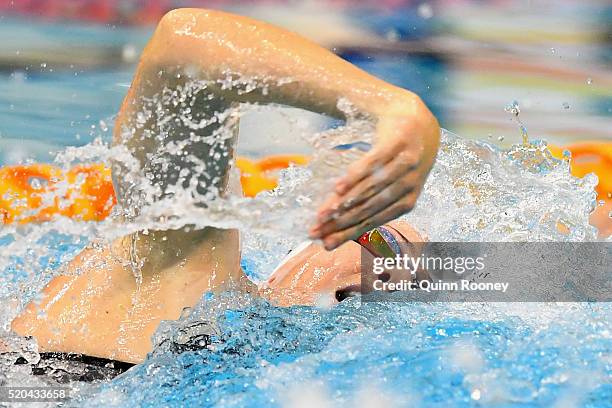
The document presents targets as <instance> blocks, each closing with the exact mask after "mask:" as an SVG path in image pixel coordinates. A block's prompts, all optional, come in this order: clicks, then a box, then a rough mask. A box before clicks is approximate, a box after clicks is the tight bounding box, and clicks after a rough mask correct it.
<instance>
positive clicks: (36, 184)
mask: <svg viewBox="0 0 612 408" xmlns="http://www.w3.org/2000/svg"><path fill="white" fill-rule="evenodd" d="M29 184H30V187H32V188H33V189H34V190H40V189H41V188H42V187H43V185H42V181H41V179H39V178H38V177H32V178H30V180H29Z"/></svg>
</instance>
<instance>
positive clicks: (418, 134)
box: [310, 94, 440, 250]
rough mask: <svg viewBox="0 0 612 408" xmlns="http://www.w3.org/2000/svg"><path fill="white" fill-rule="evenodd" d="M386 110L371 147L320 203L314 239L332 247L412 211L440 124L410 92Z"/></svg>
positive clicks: (433, 153)
mask: <svg viewBox="0 0 612 408" xmlns="http://www.w3.org/2000/svg"><path fill="white" fill-rule="evenodd" d="M410 95H411V98H410V99H409V100H408V103H406V102H404V103H402V104H400V105H396V106H395V107H390V108H388V109H385V110H384V112H385V113H384V114H383V115H381V116H380V119H379V121H378V126H377V135H376V143H375V146H374V148H373V149H372V150H371V151H370V152H368V154H366V155H365V156H364V157H362V158H361V159H360V160H358V161H356V162H355V163H353V164H352V165H351V166H349V168H348V171H347V174H346V175H345V176H343V177H342V178H341V179H340V180H338V182H337V183H336V188H335V192H334V193H333V194H332V196H331V197H330V198H329V199H328V200H327V201H326V202H325V203H324V204H323V205H322V206H321V207H320V209H319V213H318V219H317V224H316V225H315V227H314V228H312V229H311V230H310V237H311V238H312V239H321V240H322V241H323V244H324V245H325V248H326V249H328V250H332V249H334V248H337V247H338V246H339V245H341V244H342V243H344V242H346V241H348V240H351V239H355V238H357V237H359V235H361V234H363V233H364V232H366V231H368V230H370V229H372V228H374V227H377V226H379V225H382V224H384V223H386V222H388V221H391V220H393V219H395V218H397V217H399V216H400V215H402V214H405V213H407V212H409V211H411V210H412V209H413V208H414V206H415V204H416V200H417V198H418V196H419V194H420V193H421V190H422V188H423V185H424V184H425V180H426V179H427V175H428V174H429V171H430V170H431V168H432V166H433V163H434V161H435V157H436V153H437V151H438V146H439V142H440V127H439V125H438V122H437V120H436V118H435V117H434V116H433V114H432V113H431V112H430V111H429V109H428V108H427V106H425V104H424V103H423V102H422V101H421V100H420V99H419V98H418V97H417V96H416V95H414V94H410Z"/></svg>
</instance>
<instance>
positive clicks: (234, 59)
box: [12, 9, 440, 363]
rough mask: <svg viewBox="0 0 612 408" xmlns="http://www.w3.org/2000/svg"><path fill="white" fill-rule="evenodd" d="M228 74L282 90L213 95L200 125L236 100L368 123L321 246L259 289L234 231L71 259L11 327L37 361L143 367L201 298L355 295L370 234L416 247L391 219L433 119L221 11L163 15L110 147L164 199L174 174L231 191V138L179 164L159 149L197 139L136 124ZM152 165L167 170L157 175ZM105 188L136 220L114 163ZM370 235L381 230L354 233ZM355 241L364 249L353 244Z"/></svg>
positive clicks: (322, 229)
mask: <svg viewBox="0 0 612 408" xmlns="http://www.w3.org/2000/svg"><path fill="white" fill-rule="evenodd" d="M227 72H233V73H240V74H241V75H243V76H245V77H251V78H255V77H256V78H277V79H279V81H276V82H275V83H274V84H270V85H269V86H268V87H267V89H266V91H265V92H264V91H262V90H254V91H253V92H250V93H243V94H240V93H238V92H235V91H232V90H231V89H223V87H221V86H219V87H216V88H215V89H213V87H210V88H208V89H207V90H208V91H210V92H214V93H215V94H214V98H213V99H212V100H209V99H208V98H207V100H206V101H198V103H197V104H194V105H193V108H192V110H193V111H195V112H192V113H193V114H197V115H200V116H199V117H200V118H201V119H202V120H203V119H206V118H209V119H210V118H213V117H214V114H215V113H216V112H223V111H224V110H226V109H228V108H230V107H231V106H234V105H235V104H238V103H241V102H249V103H259V104H284V105H290V106H294V107H298V108H304V109H308V110H311V111H314V112H318V113H321V114H326V115H329V116H332V117H336V118H340V119H342V118H343V113H342V112H341V111H340V110H339V109H338V101H339V100H340V99H341V98H346V99H347V100H349V101H350V102H351V103H352V104H353V105H354V107H355V108H356V109H357V110H358V111H359V112H360V113H361V114H363V115H364V116H368V117H370V118H372V119H373V120H374V121H375V123H376V135H375V143H374V147H373V148H372V150H370V151H369V152H368V153H367V154H366V155H365V156H364V157H362V158H361V159H360V160H358V161H356V162H355V163H353V164H352V165H351V166H349V168H348V170H347V172H346V174H345V175H344V176H343V177H342V178H340V179H339V180H338V182H337V184H336V185H335V189H334V191H333V192H331V193H330V196H329V197H328V198H327V200H326V201H325V203H324V204H323V205H322V207H321V208H320V209H319V212H318V218H317V220H316V222H315V224H314V225H313V226H312V228H311V229H310V238H311V239H313V240H319V241H320V242H321V243H322V244H321V245H320V244H318V243H310V244H307V245H306V246H304V247H301V248H296V249H295V250H294V251H293V252H292V253H291V254H290V257H289V259H288V260H286V261H285V262H284V263H283V264H281V266H280V267H279V268H277V270H276V271H275V272H274V274H273V275H272V277H271V278H270V280H269V281H268V282H267V283H266V285H264V286H265V287H262V288H257V287H256V286H255V285H254V284H253V283H251V282H250V281H249V280H248V279H247V278H246V276H245V275H244V273H243V271H242V270H241V268H240V248H239V233H238V231H236V230H222V229H216V228H212V227H207V228H204V229H194V228H190V227H185V228H183V229H180V230H158V231H146V232H144V231H143V232H140V233H135V234H131V235H128V236H125V237H123V238H121V239H118V240H116V241H115V242H113V243H112V244H110V245H108V246H107V247H103V248H97V247H89V248H87V249H85V250H84V251H82V252H81V253H80V254H79V255H78V256H76V257H75V259H74V260H72V261H71V262H70V263H69V264H68V265H67V266H66V268H65V270H64V273H63V274H62V275H60V276H57V277H55V278H54V279H52V280H51V281H50V282H49V283H48V285H47V286H46V287H45V288H44V290H43V292H42V294H41V295H40V296H38V297H37V299H36V300H35V301H33V302H31V303H30V304H29V305H27V307H26V308H25V309H24V311H23V312H22V313H21V314H20V315H19V316H17V318H15V320H14V321H13V322H12V329H13V330H14V331H15V332H16V333H17V334H19V335H21V336H33V337H34V338H35V339H36V340H37V342H38V345H39V348H40V350H41V351H44V352H59V353H79V354H81V355H86V356H90V357H91V358H104V359H110V360H114V361H121V362H126V363H140V362H142V361H143V360H144V358H145V357H146V355H147V353H149V352H150V351H151V349H152V344H151V340H150V338H151V335H152V334H153V333H154V331H155V330H156V328H157V327H158V325H159V322H160V321H161V320H176V319H178V318H179V317H180V314H181V311H182V310H183V309H184V308H185V307H192V306H194V305H195V304H196V303H197V302H198V301H199V300H200V298H201V297H202V294H204V293H205V292H208V291H215V292H219V291H224V290H229V289H231V290H243V291H248V292H252V293H257V292H261V293H262V295H264V296H266V297H267V298H269V299H270V300H272V301H273V302H275V303H277V304H281V305H291V304H309V303H313V302H315V301H316V299H317V297H318V296H320V295H324V294H326V293H327V294H330V295H331V297H332V299H337V300H341V299H342V298H344V297H346V296H347V295H349V294H350V293H352V292H354V291H359V288H358V285H359V282H360V274H359V271H360V264H359V262H360V251H361V247H360V245H362V246H366V248H367V249H368V250H369V251H371V252H373V253H376V249H375V248H371V247H368V245H369V244H368V242H367V241H368V239H369V238H368V237H372V236H373V235H372V234H380V235H381V236H384V241H385V242H386V243H387V245H388V246H389V247H390V248H396V247H397V245H396V244H397V242H400V243H401V242H405V241H410V242H419V241H422V238H421V237H420V236H419V235H418V233H417V232H416V231H415V230H414V229H413V228H412V227H410V226H409V225H408V224H406V223H405V222H401V221H394V220H395V219H396V218H397V217H398V216H400V215H402V214H404V213H406V212H408V211H410V210H411V209H412V208H413V207H414V205H415V202H416V199H417V197H418V195H419V193H420V192H421V189H422V187H423V184H424V182H425V180H426V178H427V175H428V173H429V171H430V169H431V167H432V165H433V163H434V160H435V155H436V152H437V149H438V145H439V136H440V129H439V126H438V123H437V121H436V119H435V117H434V116H433V115H432V113H431V112H430V111H429V109H428V108H427V107H426V106H425V104H424V103H423V102H422V101H421V100H420V98H419V97H418V96H417V95H415V94H413V93H411V92H409V91H407V90H405V89H400V88H397V87H395V86H393V85H390V84H388V83H386V82H384V81H382V80H380V79H378V78H375V77H373V76H371V75H369V74H367V73H365V72H364V71H362V70H360V69H358V68H356V67H355V66H353V65H351V64H350V63H348V62H346V61H344V60H342V59H341V58H339V57H337V56H336V55H334V54H333V53H331V52H329V51H328V50H326V49H324V48H322V47H319V46H318V45H316V44H313V43H311V42H310V41H307V40H305V39H304V38H301V37H299V36H298V35H296V34H293V33H291V32H288V31H285V30H283V29H280V28H277V27H274V26H271V25H269V24H266V23H263V22H260V21H256V20H253V19H250V18H246V17H241V16H237V15H232V14H228V13H224V12H219V11H210V10H201V9H178V10H174V11H171V12H169V13H168V14H167V15H165V16H164V17H163V18H162V20H161V22H160V23H159V25H158V27H157V29H156V30H155V33H154V34H153V36H152V38H151V40H150V42H149V43H148V45H147V46H146V48H145V50H144V52H143V54H142V57H141V60H140V63H139V65H138V68H137V72H136V74H135V77H134V80H133V82H132V85H131V87H130V89H129V91H128V94H127V96H126V98H125V100H124V102H123V104H122V106H121V109H120V111H119V114H118V117H117V121H116V125H115V134H114V143H115V144H124V145H125V146H126V147H127V148H128V149H130V151H131V152H132V154H133V155H134V156H135V157H136V158H137V159H138V160H139V161H140V167H141V169H142V172H143V174H144V175H146V176H147V177H149V178H150V179H151V180H153V182H154V183H155V186H156V187H158V188H159V190H160V191H161V192H162V194H163V193H164V192H165V191H166V190H165V189H166V188H167V187H168V186H172V185H175V184H176V182H177V180H179V179H180V178H183V179H184V180H185V182H186V183H188V182H190V181H192V180H196V181H197V184H198V185H200V186H202V185H205V186H208V187H207V188H208V190H207V191H201V193H202V194H204V193H206V192H208V191H218V192H220V193H221V194H224V193H225V192H227V191H228V189H229V188H230V187H228V185H229V182H228V178H229V177H228V175H229V168H230V165H231V161H232V142H233V141H232V140H230V139H231V138H220V137H219V140H215V143H214V144H213V145H212V146H211V145H210V144H209V143H204V142H196V143H191V144H190V145H189V146H188V147H185V148H184V151H183V152H182V153H184V154H185V155H176V154H175V155H170V154H169V153H168V152H166V151H165V150H164V147H165V146H167V145H168V144H169V143H172V142H174V143H177V142H181V141H185V140H186V139H187V138H188V137H189V132H193V130H192V129H189V128H185V127H184V125H181V124H174V123H167V121H163V119H164V117H163V115H164V113H161V114H160V117H156V116H155V115H152V116H151V117H150V118H148V119H147V120H146V121H144V122H145V123H144V124H143V120H142V117H141V116H142V115H139V113H141V112H143V110H144V109H145V108H146V106H145V101H146V100H151V99H153V98H155V97H156V95H159V94H160V93H161V92H162V91H163V90H164V89H177V88H178V87H181V86H184V85H185V84H186V83H187V81H188V80H194V79H196V80H197V79H202V80H207V81H213V82H214V81H217V80H222V79H223V78H224V77H225V76H226V74H227ZM284 78H291V81H290V82H288V81H282V80H280V79H284ZM176 109H177V111H178V110H179V109H180V107H177V108H176ZM162 121H163V126H162ZM235 125H236V126H237V123H236V124H235ZM181 126H183V127H181ZM221 126H222V124H219V123H217V122H214V121H210V124H209V125H208V126H206V127H204V128H202V129H200V130H199V131H196V133H197V136H201V137H202V138H206V139H207V140H210V139H211V138H213V139H214V138H215V137H216V136H217V135H218V133H219V132H216V131H218V130H219V129H220V127H221ZM126 135H127V136H126ZM216 152H229V153H230V154H225V155H216V154H214V153H216ZM160 155H164V157H165V158H167V159H168V160H170V161H171V163H170V164H169V165H168V162H167V161H166V163H165V164H164V165H160V164H159V163H158V162H159V160H156V159H157V158H158V157H159V156H160ZM186 155H190V156H195V157H198V158H200V159H201V160H202V161H203V162H205V163H206V169H207V172H206V174H203V172H201V170H199V169H198V168H196V167H195V166H194V165H193V164H192V163H187V160H185V158H184V157H185V156H186ZM374 173H376V174H374ZM186 174H187V176H185V175H186ZM185 177H186V178H185ZM113 183H114V187H115V191H116V194H117V199H118V201H119V204H120V205H121V207H122V208H124V209H127V210H128V211H132V212H133V213H136V212H137V209H138V202H137V201H134V200H135V198H134V197H136V196H137V194H134V191H133V188H134V187H133V186H132V185H131V184H130V182H129V177H127V175H126V174H125V170H124V169H123V168H122V167H121V166H119V165H116V166H114V167H113ZM201 204H202V205H205V203H201ZM126 217H129V214H128V215H126ZM377 226H382V227H381V228H382V229H376V230H374V232H373V233H372V234H370V233H368V234H366V235H362V234H364V233H366V232H367V231H370V230H372V229H373V228H375V227H377ZM360 236H361V237H362V238H363V239H360V240H358V242H359V244H358V243H356V242H354V241H353V240H354V239H357V238H358V237H360ZM126 260H130V262H127V261H126ZM135 261H137V268H138V274H139V276H140V277H139V279H138V280H137V279H136V278H135V276H134V268H135V266H134V265H135ZM291 292H293V293H296V292H297V293H299V295H294V294H291Z"/></svg>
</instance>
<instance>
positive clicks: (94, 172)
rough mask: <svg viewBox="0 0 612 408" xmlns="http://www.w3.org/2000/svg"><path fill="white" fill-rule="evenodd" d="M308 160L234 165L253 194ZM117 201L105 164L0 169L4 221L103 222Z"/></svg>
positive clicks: (244, 186) (0, 206)
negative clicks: (60, 218) (60, 219)
mask: <svg viewBox="0 0 612 408" xmlns="http://www.w3.org/2000/svg"><path fill="white" fill-rule="evenodd" d="M307 162H308V158H307V157H306V156H301V155H278V156H269V157H266V158H264V159H262V160H259V161H253V160H249V159H246V158H238V159H237V160H236V165H237V167H238V169H239V170H240V174H241V177H240V181H241V184H242V189H243V191H244V194H245V195H246V196H247V197H253V196H255V195H256V194H257V193H259V192H261V191H264V190H271V189H273V188H275V187H276V186H277V183H278V180H277V178H276V176H275V172H276V171H278V170H281V169H284V168H287V167H289V166H290V165H305V164H306V163H307ZM116 202H117V200H116V198H115V192H114V190H113V184H112V179H111V171H110V169H109V168H107V167H105V166H104V165H102V164H92V165H82V166H76V167H74V168H72V169H70V170H68V171H63V170H62V169H60V168H58V167H55V166H52V165H49V164H32V165H19V166H7V167H2V168H0V224H9V223H14V222H16V223H20V224H25V223H28V222H42V221H47V220H49V219H51V218H52V217H54V216H57V215H61V216H66V217H71V218H74V219H78V220H82V221H100V220H103V219H104V218H106V217H107V216H108V215H109V214H110V212H111V210H112V208H113V206H114V205H115V203H116Z"/></svg>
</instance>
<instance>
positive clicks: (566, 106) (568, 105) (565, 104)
mask: <svg viewBox="0 0 612 408" xmlns="http://www.w3.org/2000/svg"><path fill="white" fill-rule="evenodd" d="M562 105H563V109H569V108H570V104H569V103H567V102H563V104H562Z"/></svg>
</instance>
